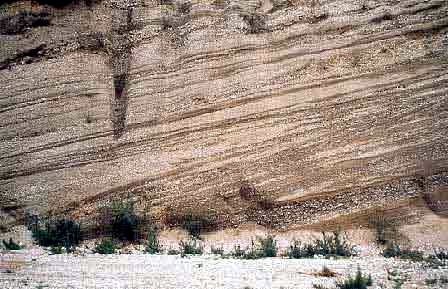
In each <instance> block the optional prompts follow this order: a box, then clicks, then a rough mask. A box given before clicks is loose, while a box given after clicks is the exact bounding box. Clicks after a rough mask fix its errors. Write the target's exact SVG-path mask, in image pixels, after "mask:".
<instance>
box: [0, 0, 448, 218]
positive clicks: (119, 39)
mask: <svg viewBox="0 0 448 289" xmlns="http://www.w3.org/2000/svg"><path fill="white" fill-rule="evenodd" d="M5 7H6V8H5V12H3V13H4V14H7V13H9V14H10V15H12V13H13V12H14V10H17V9H19V10H20V9H26V10H33V11H35V12H36V11H38V12H39V11H40V12H41V10H42V6H30V4H29V3H27V2H23V3H16V4H11V5H7V6H5ZM47 11H48V14H49V16H45V17H50V18H51V21H50V23H47V24H48V25H34V26H35V27H32V28H30V27H25V28H24V29H22V30H21V31H20V32H18V33H9V32H8V33H7V32H5V31H4V32H3V33H4V34H2V35H1V36H0V41H1V49H0V50H1V51H0V56H1V59H0V62H1V63H2V65H1V68H2V70H0V79H1V83H2V96H1V98H0V139H1V142H0V151H1V154H0V164H1V166H0V199H1V200H2V203H1V204H0V206H2V207H3V213H9V212H11V211H14V210H16V209H17V208H26V207H34V208H37V209H38V210H40V211H42V212H45V211H48V210H53V211H56V212H58V211H62V210H67V211H68V212H70V213H71V214H73V215H75V216H78V217H79V216H83V215H88V214H90V213H92V212H93V210H94V208H95V206H97V204H99V203H101V201H103V200H107V199H110V198H114V197H118V196H120V195H127V194H128V193H132V194H133V195H134V196H135V197H136V198H137V199H138V200H139V203H138V204H139V207H140V208H141V209H142V208H143V207H146V208H147V209H148V210H149V211H150V212H151V213H152V214H154V215H156V216H157V215H160V214H161V212H162V211H163V210H164V208H165V207H166V206H168V205H169V206H174V207H178V206H181V207H195V208H199V207H200V208H205V207H207V208H213V209H215V210H217V211H218V212H219V214H220V216H223V217H222V218H223V220H225V221H226V222H230V223H236V224H237V223H240V222H244V221H251V220H262V221H261V223H263V224H280V223H287V224H294V223H300V222H310V221H314V220H315V219H316V214H317V212H318V215H319V216H324V217H325V216H333V215H334V214H337V213H340V212H347V210H349V209H354V210H356V209H358V210H360V209H362V208H368V207H371V206H374V205H379V204H388V205H391V204H392V203H393V202H396V201H398V202H399V201H401V200H405V199H407V198H410V197H415V196H417V195H418V193H419V192H424V191H425V190H426V189H425V188H428V186H433V185H434V180H435V179H437V180H440V181H439V182H436V183H435V185H437V186H446V184H447V183H448V180H447V177H446V174H445V173H444V172H446V171H447V168H448V157H447V152H448V144H447V143H448V133H447V132H448V127H447V125H448V114H447V112H448V106H447V101H448V94H447V91H448V85H447V83H448V82H447V81H448V75H447V66H448V65H447V64H448V57H447V56H448V34H447V32H448V2H446V1H424V2H423V1H348V0H342V1H294V2H288V1H282V0H272V1H270V0H265V1H256V0H254V1H227V2H226V1H215V2H204V1H197V2H191V3H189V2H166V1H165V2H163V3H156V2H155V1H146V0H145V1H138V2H131V1H129V2H126V1H124V0H123V1H116V2H112V1H103V2H102V3H100V4H95V5H93V6H84V5H77V6H72V7H68V8H65V9H53V8H47ZM36 13H37V12H36ZM19 30H20V29H19ZM247 183H250V184H251V185H250V186H251V187H255V189H254V191H256V193H262V194H263V195H264V196H265V197H266V196H268V199H269V204H268V206H267V207H263V206H261V207H256V208H253V207H251V206H250V204H249V202H247V201H245V200H244V199H241V198H240V194H239V192H240V188H241V186H242V184H247ZM422 184H423V185H422ZM441 195H443V194H441ZM248 208H249V209H250V210H248ZM249 211H250V212H249ZM303 212H309V215H306V214H305V215H306V216H304V213H303ZM275 220H277V221H275Z"/></svg>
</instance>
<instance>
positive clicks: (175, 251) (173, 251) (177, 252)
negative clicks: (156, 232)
mask: <svg viewBox="0 0 448 289" xmlns="http://www.w3.org/2000/svg"><path fill="white" fill-rule="evenodd" d="M166 253H167V254H168V255H179V254H180V252H179V251H178V250H176V249H173V248H169V249H168V251H167V252H166Z"/></svg>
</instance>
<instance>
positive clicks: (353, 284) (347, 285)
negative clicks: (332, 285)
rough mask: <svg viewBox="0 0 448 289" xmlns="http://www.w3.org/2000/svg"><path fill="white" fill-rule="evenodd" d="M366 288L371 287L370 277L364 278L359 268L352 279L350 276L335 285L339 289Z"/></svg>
mask: <svg viewBox="0 0 448 289" xmlns="http://www.w3.org/2000/svg"><path fill="white" fill-rule="evenodd" d="M368 286H372V277H371V276H370V275H368V276H364V275H363V274H362V273H361V269H360V268H359V267H358V271H357V272H356V275H355V277H354V278H353V277H351V276H350V277H348V278H347V279H345V280H344V281H342V282H337V283H336V287H337V288H339V289H366V288H367V287H368Z"/></svg>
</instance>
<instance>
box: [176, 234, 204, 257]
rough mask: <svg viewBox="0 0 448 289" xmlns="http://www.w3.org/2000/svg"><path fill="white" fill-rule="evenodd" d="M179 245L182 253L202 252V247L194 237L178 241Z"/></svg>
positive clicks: (200, 253) (196, 253)
mask: <svg viewBox="0 0 448 289" xmlns="http://www.w3.org/2000/svg"><path fill="white" fill-rule="evenodd" d="M179 247H180V250H181V254H182V255H202V253H203V252H204V248H203V247H202V246H201V245H200V244H198V242H197V240H196V239H194V238H193V239H190V240H188V241H183V240H182V241H180V242H179Z"/></svg>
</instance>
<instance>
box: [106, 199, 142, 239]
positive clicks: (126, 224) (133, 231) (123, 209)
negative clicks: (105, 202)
mask: <svg viewBox="0 0 448 289" xmlns="http://www.w3.org/2000/svg"><path fill="white" fill-rule="evenodd" d="M138 226H139V218H138V216H137V215H136V214H135V213H134V205H133V203H132V202H130V201H121V200H120V201H114V202H112V235H113V237H115V238H118V239H120V240H127V241H134V240H135V239H137V237H138Z"/></svg>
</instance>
